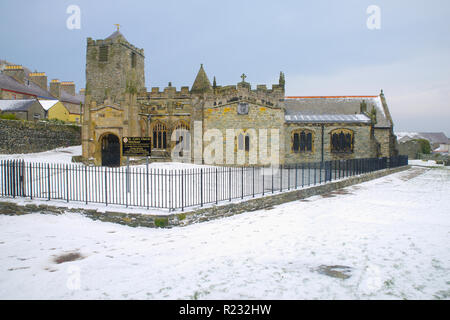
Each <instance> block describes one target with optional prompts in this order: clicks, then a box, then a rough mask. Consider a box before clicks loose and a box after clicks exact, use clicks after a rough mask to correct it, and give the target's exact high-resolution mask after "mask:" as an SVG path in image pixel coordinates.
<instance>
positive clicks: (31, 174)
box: [28, 163, 33, 200]
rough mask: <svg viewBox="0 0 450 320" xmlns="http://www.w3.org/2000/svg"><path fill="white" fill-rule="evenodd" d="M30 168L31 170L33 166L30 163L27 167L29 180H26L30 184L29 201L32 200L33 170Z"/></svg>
mask: <svg viewBox="0 0 450 320" xmlns="http://www.w3.org/2000/svg"><path fill="white" fill-rule="evenodd" d="M32 168H33V164H32V163H30V166H29V167H28V169H29V170H28V171H29V175H30V178H29V179H28V180H29V183H30V199H31V200H33V169H32Z"/></svg>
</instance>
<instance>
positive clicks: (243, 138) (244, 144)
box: [237, 133, 250, 151]
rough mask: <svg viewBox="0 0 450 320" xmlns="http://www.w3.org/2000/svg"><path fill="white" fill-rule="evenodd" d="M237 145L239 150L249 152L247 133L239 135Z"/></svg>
mask: <svg viewBox="0 0 450 320" xmlns="http://www.w3.org/2000/svg"><path fill="white" fill-rule="evenodd" d="M237 144H238V149H239V150H244V151H250V135H249V134H248V133H240V134H239V135H238V139H237Z"/></svg>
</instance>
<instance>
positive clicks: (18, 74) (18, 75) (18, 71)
mask: <svg viewBox="0 0 450 320" xmlns="http://www.w3.org/2000/svg"><path fill="white" fill-rule="evenodd" d="M3 74H6V75H7V76H10V77H13V78H14V79H16V80H17V81H19V82H20V83H22V84H23V83H24V82H25V71H24V70H23V67H22V66H18V65H14V66H6V68H5V70H3Z"/></svg>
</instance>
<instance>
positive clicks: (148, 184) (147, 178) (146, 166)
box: [145, 156, 183, 210]
mask: <svg viewBox="0 0 450 320" xmlns="http://www.w3.org/2000/svg"><path fill="white" fill-rule="evenodd" d="M145 170H146V173H147V175H146V180H147V210H148V209H150V182H149V177H148V156H147V162H146V165H145ZM181 194H183V193H181Z"/></svg>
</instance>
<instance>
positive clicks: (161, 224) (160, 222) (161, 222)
mask: <svg viewBox="0 0 450 320" xmlns="http://www.w3.org/2000/svg"><path fill="white" fill-rule="evenodd" d="M168 225H169V219H168V218H155V226H157V227H158V228H165V227H167V226H168Z"/></svg>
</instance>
